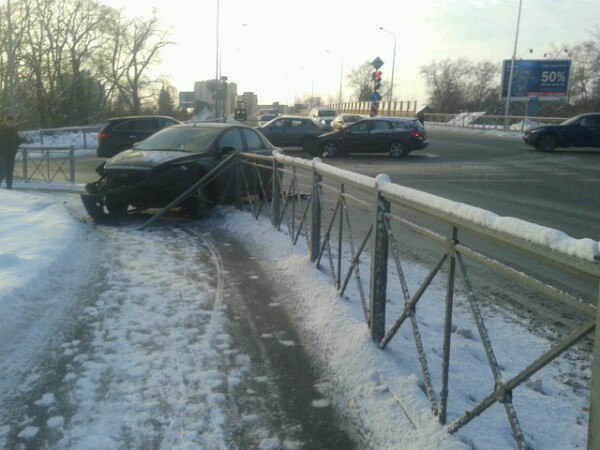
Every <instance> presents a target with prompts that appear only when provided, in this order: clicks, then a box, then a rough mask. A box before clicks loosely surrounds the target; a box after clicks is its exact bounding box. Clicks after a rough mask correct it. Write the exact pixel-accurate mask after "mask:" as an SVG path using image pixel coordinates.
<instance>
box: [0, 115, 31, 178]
mask: <svg viewBox="0 0 600 450" xmlns="http://www.w3.org/2000/svg"><path fill="white" fill-rule="evenodd" d="M21 142H25V140H24V139H21V138H20V137H19V133H18V132H17V127H16V126H15V118H14V117H13V116H10V115H8V116H6V117H5V118H4V123H3V124H2V125H0V185H2V180H3V179H4V177H6V189H12V181H13V170H14V168H15V156H16V155H17V150H18V148H19V145H20V144H21Z"/></svg>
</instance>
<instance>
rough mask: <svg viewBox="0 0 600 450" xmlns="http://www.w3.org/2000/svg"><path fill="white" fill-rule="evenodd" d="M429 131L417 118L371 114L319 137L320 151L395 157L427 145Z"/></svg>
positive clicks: (324, 154) (336, 154)
mask: <svg viewBox="0 0 600 450" xmlns="http://www.w3.org/2000/svg"><path fill="white" fill-rule="evenodd" d="M428 143H429V141H428V140H427V133H426V132H425V128H424V127H423V125H421V123H420V122H419V121H418V120H417V119H409V118H401V117H372V118H369V119H364V120H361V121H359V122H356V123H355V124H353V125H350V126H349V127H346V128H344V129H343V130H339V131H333V132H331V133H327V134H323V135H321V136H319V137H318V138H317V152H316V153H317V154H323V156H338V155H345V154H347V153H354V152H356V153H363V152H388V153H389V154H390V156H393V157H395V158H398V157H401V156H406V155H408V154H409V153H410V152H412V151H413V150H421V149H424V148H425V147H427V145H428Z"/></svg>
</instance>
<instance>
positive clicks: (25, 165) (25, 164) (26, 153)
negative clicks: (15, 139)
mask: <svg viewBox="0 0 600 450" xmlns="http://www.w3.org/2000/svg"><path fill="white" fill-rule="evenodd" d="M22 152H23V180H25V183H27V181H28V174H27V159H28V157H29V151H28V150H27V149H26V148H24V149H23V150H22Z"/></svg>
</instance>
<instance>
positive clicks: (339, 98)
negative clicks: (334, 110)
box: [325, 50, 344, 105]
mask: <svg viewBox="0 0 600 450" xmlns="http://www.w3.org/2000/svg"><path fill="white" fill-rule="evenodd" d="M325 51H326V52H327V53H333V54H334V55H338V56H339V57H340V58H342V64H341V66H340V95H339V97H338V103H339V104H340V105H341V104H342V74H343V73H344V55H342V54H341V53H337V52H334V51H332V50H325Z"/></svg>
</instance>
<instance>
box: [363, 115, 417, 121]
mask: <svg viewBox="0 0 600 450" xmlns="http://www.w3.org/2000/svg"><path fill="white" fill-rule="evenodd" d="M364 120H385V121H388V122H391V121H394V122H396V121H398V120H405V121H407V122H412V121H414V120H417V119H416V118H415V117H390V116H375V117H367V118H366V119H364Z"/></svg>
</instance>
